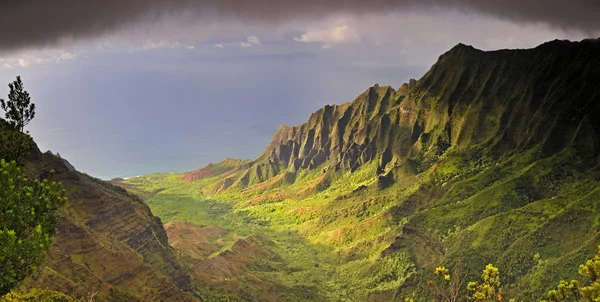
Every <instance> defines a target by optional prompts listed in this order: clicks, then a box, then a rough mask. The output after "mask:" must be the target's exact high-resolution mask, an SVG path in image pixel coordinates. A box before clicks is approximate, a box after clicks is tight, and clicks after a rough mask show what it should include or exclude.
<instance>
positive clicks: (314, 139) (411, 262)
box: [124, 40, 600, 301]
mask: <svg viewBox="0 0 600 302" xmlns="http://www.w3.org/2000/svg"><path fill="white" fill-rule="evenodd" d="M598 83H600V42H599V41H598V40H584V41H581V42H568V41H553V42H548V43H545V44H543V45H540V46H539V47H536V48H534V49H528V50H500V51H493V52H484V51H480V50H477V49H474V48H472V47H470V46H465V45H462V44H459V45H457V46H456V47H454V48H453V49H451V50H450V51H448V52H447V53H445V54H444V55H442V56H441V57H440V58H439V60H438V62H437V63H436V64H435V65H434V66H433V67H432V68H431V70H430V71H429V72H428V73H427V74H425V76H423V77H422V78H421V79H420V80H418V81H416V80H411V81H410V82H409V83H407V84H403V85H402V86H401V87H400V88H399V89H397V90H396V89H393V88H391V87H380V86H378V85H376V86H374V87H371V88H369V89H368V90H367V91H365V92H364V93H363V94H361V95H360V96H359V97H357V98H356V99H355V100H354V101H352V102H350V103H346V104H343V105H334V106H326V107H324V108H322V109H321V110H319V111H317V112H315V113H314V114H313V115H312V116H311V117H310V118H309V121H308V122H307V123H305V124H302V125H298V126H296V127H289V126H281V127H280V128H279V129H278V130H277V132H276V133H275V134H274V136H273V139H272V141H271V142H270V143H269V145H268V146H267V148H266V149H265V151H264V152H263V154H262V155H260V156H259V158H257V159H256V160H254V161H250V162H244V163H243V164H242V163H241V162H240V164H236V165H234V166H232V165H230V164H227V163H226V162H225V163H222V164H219V165H217V167H227V168H226V169H224V170H225V171H224V172H223V173H222V174H218V173H205V174H206V175H205V177H202V178H197V177H196V178H195V177H193V175H188V176H184V175H151V176H144V177H139V178H134V179H130V180H126V181H124V185H127V186H129V188H130V189H131V190H133V191H135V192H140V193H143V194H145V196H146V198H147V199H146V202H147V203H148V204H149V206H150V207H151V208H152V211H153V212H154V213H155V214H156V215H158V216H160V217H161V218H163V220H165V221H169V220H174V219H177V220H187V221H191V222H195V223H197V224H200V225H202V226H206V225H220V226H222V227H224V228H225V229H227V230H228V231H229V232H231V233H233V235H231V238H229V239H227V238H224V239H223V241H222V243H223V244H222V245H220V246H219V247H218V248H219V249H221V250H222V251H228V250H230V249H229V247H228V243H232V242H234V241H235V239H234V237H235V236H236V235H240V236H249V235H252V234H259V235H262V236H267V237H268V238H270V240H272V241H273V243H274V245H273V246H270V247H269V246H267V247H266V249H270V250H271V251H274V252H276V253H277V254H278V255H279V258H280V261H279V264H277V265H272V267H271V269H270V270H265V268H264V267H259V268H256V267H255V268H252V267H251V268H248V269H247V270H246V271H244V272H240V273H239V274H237V275H234V276H231V277H230V278H236V277H240V276H246V277H247V275H248V274H253V275H258V276H260V277H261V278H262V279H261V280H268V282H272V284H276V286H278V285H281V286H283V285H285V286H287V287H288V288H302V287H303V286H312V288H314V295H315V296H314V300H323V299H327V300H334V301H335V300H345V301H365V300H372V301H390V300H396V301H404V298H405V297H415V298H417V300H424V301H427V300H428V299H430V298H428V296H427V291H426V290H424V288H426V283H427V280H428V279H429V278H430V276H431V271H432V269H433V268H435V267H436V266H438V265H446V266H447V267H450V268H453V269H454V270H456V271H458V270H460V271H461V272H462V275H463V278H464V279H465V280H474V279H477V278H478V276H479V274H480V272H481V269H482V268H483V267H484V266H485V265H486V264H488V263H494V264H495V265H496V266H498V267H499V268H500V270H501V276H502V280H501V282H502V284H503V285H504V287H503V292H504V294H505V296H507V297H515V298H518V299H523V300H525V301H532V300H535V299H537V298H540V297H541V296H542V295H543V294H544V293H545V291H547V289H548V288H551V287H553V286H554V285H555V283H556V282H557V281H558V280H559V279H560V278H572V277H575V276H576V273H577V272H576V269H577V264H578V263H580V262H582V261H583V260H584V259H586V258H589V257H590V256H592V255H593V254H594V252H595V247H596V246H597V245H598V244H600V238H599V236H598V234H599V233H598V231H599V230H600V211H598V209H597V207H598V204H599V203H598V201H599V199H600V190H599V189H600V186H599V184H600V183H599V181H600V176H599V175H600V174H599V173H598V172H600V171H599V167H598V160H599V159H600V158H599V155H600V154H599V152H600V118H599V117H600V116H599V114H600V112H599V110H600V85H598ZM205 169H207V171H208V170H210V171H213V170H214V169H212V170H211V169H210V167H207V168H205ZM203 175H204V174H203ZM183 179H185V181H184V180H183ZM169 239H170V240H171V242H173V238H169ZM290 249H302V250H303V251H310V252H311V253H314V255H313V256H311V257H312V258H313V259H322V260H320V261H323V263H324V265H323V266H316V265H314V263H313V261H311V259H310V258H311V257H306V255H302V256H301V257H298V256H297V255H295V254H294V253H289V252H288V253H286V252H285V251H288V250H290ZM209 258H210V257H209ZM197 259H199V260H201V261H205V260H206V259H208V258H205V256H197ZM267 263H271V262H269V261H267ZM273 263H274V262H273ZM271 264H272V263H271ZM290 267H295V268H296V271H294V272H292V273H286V269H288V270H289V268H290ZM200 275H202V276H204V277H207V278H212V280H217V281H218V279H219V278H217V277H218V276H215V275H211V273H210V272H206V271H204V272H202V273H200ZM308 276H325V279H326V280H320V279H319V278H316V279H314V278H313V279H314V280H313V279H311V280H312V281H307V280H309V279H310V278H309V277H308ZM246 277H244V278H246ZM240 278H241V277H240ZM303 278H305V279H303ZM217 281H215V283H214V286H216V287H219V288H221V289H222V290H223V291H224V292H228V293H232V294H233V295H236V296H237V297H239V298H240V299H249V300H253V299H254V300H261V299H262V298H260V297H264V296H257V295H253V294H252V293H240V292H239V291H238V292H236V291H233V290H230V289H228V288H227V287H226V286H224V285H223V283H222V282H221V283H219V282H217ZM272 298H273V299H276V300H286V299H289V300H294V299H296V300H302V298H301V297H299V296H294V295H292V296H291V297H288V298H285V299H284V297H281V296H275V297H272ZM304 298H305V299H307V298H306V297H304Z"/></svg>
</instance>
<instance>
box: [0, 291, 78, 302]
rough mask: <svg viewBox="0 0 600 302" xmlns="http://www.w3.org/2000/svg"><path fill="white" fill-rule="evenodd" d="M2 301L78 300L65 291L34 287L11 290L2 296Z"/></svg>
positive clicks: (66, 301) (51, 301)
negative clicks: (26, 289)
mask: <svg viewBox="0 0 600 302" xmlns="http://www.w3.org/2000/svg"><path fill="white" fill-rule="evenodd" d="M0 302H76V300H74V299H72V298H71V297H69V296H67V295H65V294H63V293H59V292H55V291H50V290H42V289H38V288H34V289H32V290H30V291H28V292H24V293H20V292H18V293H17V292H10V293H9V294H7V295H5V296H4V297H0Z"/></svg>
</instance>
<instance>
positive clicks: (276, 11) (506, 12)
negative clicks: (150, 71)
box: [0, 0, 600, 52]
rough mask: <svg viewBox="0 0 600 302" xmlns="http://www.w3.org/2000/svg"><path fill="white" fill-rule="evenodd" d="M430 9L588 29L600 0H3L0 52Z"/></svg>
mask: <svg viewBox="0 0 600 302" xmlns="http://www.w3.org/2000/svg"><path fill="white" fill-rule="evenodd" d="M433 9H435V11H436V12H438V11H439V10H440V9H441V10H443V9H453V10H459V11H464V12H467V13H477V14H483V15H489V16H492V17H497V18H501V19H505V20H509V21H513V22H518V23H545V24H548V25H550V26H553V27H557V28H562V29H567V30H578V31H584V32H590V33H591V32H596V31H598V30H600V22H599V21H598V16H600V2H598V1H595V0H570V1H566V0H520V1H504V0H421V1H417V0H327V1H323V0H304V1H297V0H173V1H169V0H101V1H100V0H53V1H48V0H3V1H1V2H0V52H7V51H14V50H20V49H26V48H34V47H46V46H54V45H57V44H60V43H61V42H65V41H67V42H68V41H73V40H79V39H84V38H93V37H97V36H100V35H104V34H110V33H112V32H115V31H118V30H121V29H126V28H127V27H128V26H131V25H140V24H142V25H143V24H151V23H155V22H158V21H163V20H168V19H169V18H176V17H179V16H181V15H185V16H187V17H191V18H189V20H194V22H206V23H212V22H228V21H230V20H234V21H241V22H243V23H248V24H267V25H274V24H281V23H285V22H287V21H290V20H312V19H318V18H323V17H326V16H328V15H331V14H336V13H349V14H363V13H387V12H392V11H410V10H418V11H420V12H423V11H428V10H433ZM413 30H418V28H415V29H413Z"/></svg>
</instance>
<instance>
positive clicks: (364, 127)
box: [209, 40, 600, 193]
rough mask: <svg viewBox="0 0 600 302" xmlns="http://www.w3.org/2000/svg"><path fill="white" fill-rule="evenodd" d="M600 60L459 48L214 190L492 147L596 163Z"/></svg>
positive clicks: (418, 165) (313, 124)
mask: <svg viewBox="0 0 600 302" xmlns="http://www.w3.org/2000/svg"><path fill="white" fill-rule="evenodd" d="M599 58H600V43H599V42H598V41H597V40H586V41H582V42H578V43H571V42H565V41H553V42H548V43H546V44H543V45H541V46H539V47H537V48H534V49H529V50H500V51H493V52H484V51H480V50H477V49H475V48H473V47H470V46H466V45H462V44H459V45H457V46H456V47H454V48H453V49H451V50H450V51H448V52H447V53H445V54H444V55H442V56H441V57H440V58H439V60H438V62H437V63H436V64H435V65H434V66H433V67H432V68H431V70H430V71H429V72H428V73H427V74H426V75H425V76H424V77H423V78H421V79H420V80H418V81H416V80H411V81H410V82H409V83H406V84H403V85H402V86H401V87H400V88H399V89H397V90H395V89H393V88H392V87H389V86H385V87H381V86H378V85H375V86H374V87H371V88H369V89H368V90H367V91H365V92H364V93H363V94H361V95H360V96H358V97H357V98H356V99H355V100H354V101H352V102H350V103H346V104H343V105H339V106H338V105H333V106H325V107H324V108H322V109H320V110H319V111H317V112H315V113H314V114H312V115H311V117H310V118H309V120H308V122H306V123H304V124H301V125H298V126H295V127H291V126H285V125H282V126H280V127H279V129H278V130H277V132H276V133H275V134H274V135H273V138H272V140H271V142H270V143H269V145H268V146H267V148H266V149H265V151H264V152H263V154H262V155H261V156H260V157H259V158H258V159H256V160H255V161H254V162H252V163H249V164H248V166H249V167H248V168H246V169H239V170H240V171H236V173H229V174H227V175H225V176H224V177H223V180H222V181H221V182H220V183H219V184H218V185H216V186H214V187H213V188H212V191H211V190H209V191H210V192H213V193H214V192H221V191H223V190H225V189H228V188H231V187H233V188H246V187H248V186H251V185H254V184H257V183H260V182H264V181H265V180H268V179H271V178H272V177H274V176H277V175H279V174H281V173H282V172H286V173H292V175H291V176H290V175H288V176H287V178H288V179H292V181H293V174H294V173H296V172H297V171H298V170H301V169H309V170H310V169H314V168H317V167H319V168H322V169H324V170H328V169H332V168H333V169H336V170H339V169H342V170H349V171H354V170H356V169H357V168H359V167H361V166H362V165H364V164H365V163H368V162H371V161H378V164H379V169H378V170H379V171H378V173H381V174H385V173H387V171H389V170H391V169H392V168H393V167H394V166H397V165H398V163H402V162H406V161H410V162H411V163H412V167H413V168H414V169H415V172H419V171H424V170H426V169H427V168H428V167H429V166H431V165H432V164H434V163H435V162H436V160H437V159H438V158H439V156H441V155H442V154H444V153H445V152H446V151H447V150H448V149H449V148H450V147H453V148H454V149H465V148H469V147H472V146H476V145H486V146H487V147H489V148H488V149H489V150H493V151H492V152H493V153H494V154H495V155H496V156H507V155H510V154H512V153H514V152H520V151H523V150H526V149H529V148H532V147H533V146H536V145H541V146H542V153H543V154H545V155H546V156H549V155H551V154H553V153H554V152H556V151H557V150H561V149H562V148H564V147H565V146H566V145H568V144H571V143H575V144H579V145H580V147H581V148H584V149H586V150H588V151H589V156H591V157H594V156H597V154H598V150H599V149H600V148H599V146H600V143H599V142H598V136H596V135H595V134H597V133H599V132H600V131H599V129H600V120H599V119H598V118H596V117H595V116H594V114H595V113H597V112H598V110H600V104H599V102H598V95H599V93H600V87H599V86H598V85H597V83H599V82H600V76H599V74H598V68H599V65H600V62H599V61H600V59H599Z"/></svg>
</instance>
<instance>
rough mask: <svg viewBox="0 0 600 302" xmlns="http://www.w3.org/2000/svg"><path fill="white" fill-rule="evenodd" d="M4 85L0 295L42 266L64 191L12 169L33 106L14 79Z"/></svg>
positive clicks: (26, 142)
mask: <svg viewBox="0 0 600 302" xmlns="http://www.w3.org/2000/svg"><path fill="white" fill-rule="evenodd" d="M9 86H10V88H11V92H10V94H9V99H10V100H9V101H8V102H5V101H4V100H1V104H2V109H4V110H6V111H7V112H6V117H7V118H9V121H10V123H7V122H6V121H4V120H1V119H0V146H2V147H0V296H2V295H4V294H6V293H8V292H10V290H11V289H12V288H13V287H15V286H16V285H17V284H18V283H19V282H21V281H22V280H23V279H25V277H27V276H28V275H30V274H31V273H32V272H33V270H34V269H35V268H36V267H37V266H39V265H40V264H42V262H43V260H44V256H45V251H46V250H47V249H48V248H49V246H50V243H51V242H52V238H53V236H54V234H55V232H56V227H57V224H58V214H57V210H58V208H59V207H60V206H62V205H63V204H64V202H65V191H64V190H63V189H62V187H61V184H60V183H57V182H56V181H54V180H53V179H52V175H49V177H46V178H44V179H30V178H28V177H27V176H25V175H26V173H25V172H24V171H23V168H22V167H19V166H18V164H17V163H20V164H23V159H24V157H25V155H26V154H28V152H29V148H31V144H30V138H29V135H27V134H24V133H22V132H23V129H24V127H25V125H27V123H29V121H30V120H31V119H32V118H33V117H34V114H35V112H34V109H35V106H34V105H33V104H32V103H30V100H29V94H28V93H27V92H26V91H25V90H23V83H22V82H21V79H20V78H19V77H17V81H15V83H13V84H10V85H9ZM16 130H19V131H16ZM15 299H16V298H15ZM11 301H12V300H11ZM15 301H16V300H15Z"/></svg>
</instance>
